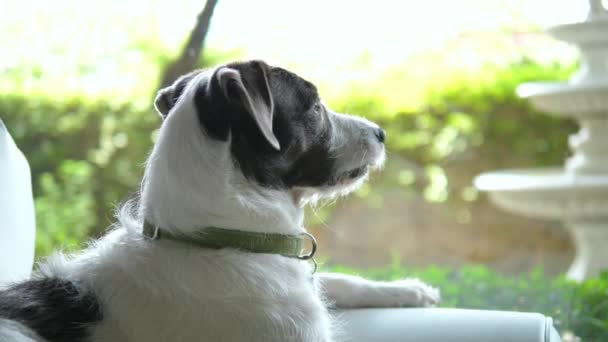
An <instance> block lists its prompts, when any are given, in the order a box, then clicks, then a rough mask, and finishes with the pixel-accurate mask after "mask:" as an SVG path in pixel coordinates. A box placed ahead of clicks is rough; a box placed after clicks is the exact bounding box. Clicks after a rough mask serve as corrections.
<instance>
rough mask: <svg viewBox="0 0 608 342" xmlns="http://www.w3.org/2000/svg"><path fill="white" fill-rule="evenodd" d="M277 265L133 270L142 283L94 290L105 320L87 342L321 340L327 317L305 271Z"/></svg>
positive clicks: (231, 259) (266, 261) (218, 261)
mask: <svg viewBox="0 0 608 342" xmlns="http://www.w3.org/2000/svg"><path fill="white" fill-rule="evenodd" d="M284 259H286V258H284V257H280V256H261V255H255V256H253V257H251V256H247V257H243V256H242V255H231V254H230V253H225V254H223V253H219V254H216V255H213V257H197V258H196V260H190V261H189V262H185V263H183V264H182V265H181V266H176V265H172V266H171V265H168V264H163V263H162V261H159V263H157V264H154V263H147V264H146V265H153V266H145V265H140V267H139V270H138V274H146V277H145V278H147V279H141V278H139V277H133V274H128V273H124V272H121V274H118V273H117V274H114V275H113V276H112V278H113V279H112V280H113V284H115V285H113V286H111V288H105V289H104V288H100V293H101V300H102V302H103V306H104V317H105V318H104V321H103V322H102V323H101V324H100V325H99V326H98V327H97V328H96V329H95V331H94V339H93V341H94V342H97V341H99V342H101V341H108V340H112V341H117V342H119V341H129V342H132V341H149V342H154V341H201V340H207V341H220V340H222V341H257V340H259V341H275V340H276V341H285V340H292V341H299V340H302V341H314V340H318V341H324V340H326V338H325V336H326V335H327V334H328V332H329V316H328V314H327V311H326V309H325V307H324V305H323V303H322V301H321V300H320V298H319V297H318V295H317V293H316V291H315V289H314V286H313V284H312V281H311V276H312V275H311V274H310V270H309V268H308V267H307V266H306V265H305V264H303V262H301V261H296V260H284ZM182 260H184V259H182ZM164 266H167V267H166V268H165V267H164ZM142 267H144V268H145V267H154V268H155V269H154V270H151V269H150V270H143V269H142Z"/></svg>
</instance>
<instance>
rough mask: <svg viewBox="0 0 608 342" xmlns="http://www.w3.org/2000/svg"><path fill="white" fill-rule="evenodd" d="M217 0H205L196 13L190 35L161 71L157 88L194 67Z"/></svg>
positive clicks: (169, 83) (170, 82) (201, 49)
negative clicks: (200, 9)
mask: <svg viewBox="0 0 608 342" xmlns="http://www.w3.org/2000/svg"><path fill="white" fill-rule="evenodd" d="M217 2H218V0H207V2H206V3H205V7H204V8H203V11H202V12H201V13H200V14H199V15H198V19H197V20H196V24H195V25H194V28H193V29H192V31H191V32H190V37H189V38H188V42H187V43H186V46H185V47H184V49H183V50H182V53H181V54H180V56H179V57H178V58H177V60H175V61H174V62H172V63H170V64H169V65H168V66H167V67H166V68H165V70H164V71H163V73H162V77H161V81H160V84H159V86H158V89H162V88H164V87H167V86H169V85H171V84H172V83H173V82H174V81H175V80H176V79H177V78H178V77H179V76H181V75H183V74H186V73H188V72H190V71H192V69H194V68H196V65H197V62H198V60H199V58H200V56H201V54H202V51H203V48H204V47H205V38H206V37H207V32H208V31H209V25H210V23H211V16H213V10H214V9H215V5H216V4H217Z"/></svg>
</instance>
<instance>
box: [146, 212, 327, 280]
mask: <svg viewBox="0 0 608 342" xmlns="http://www.w3.org/2000/svg"><path fill="white" fill-rule="evenodd" d="M143 235H144V236H145V237H147V238H149V239H151V240H158V239H167V240H173V241H178V242H183V243H187V244H190V245H194V246H198V247H203V248H212V249H221V248H234V249H240V250H243V251H247V252H251V253H267V254H280V255H282V256H285V257H289V258H297V259H301V260H309V259H312V258H313V256H314V255H315V252H316V251H317V241H316V240H315V238H314V236H312V235H311V234H309V233H302V234H297V235H288V234H278V233H256V232H247V231H242V230H235V229H223V228H216V227H205V228H204V230H203V231H201V232H197V233H194V234H193V235H177V234H171V233H169V232H167V231H166V230H161V228H159V227H157V226H155V225H153V224H151V223H149V222H148V221H144V228H143ZM306 240H309V241H310V246H311V247H310V250H309V251H306V250H305V248H306V247H305V245H306V243H305V242H306ZM313 261H314V259H313ZM315 269H316V264H315Z"/></svg>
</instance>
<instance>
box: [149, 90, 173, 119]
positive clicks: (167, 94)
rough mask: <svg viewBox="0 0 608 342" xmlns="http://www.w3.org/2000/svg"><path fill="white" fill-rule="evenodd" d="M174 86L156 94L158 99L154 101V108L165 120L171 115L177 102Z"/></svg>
mask: <svg viewBox="0 0 608 342" xmlns="http://www.w3.org/2000/svg"><path fill="white" fill-rule="evenodd" d="M172 94H173V86H169V87H167V88H163V89H161V90H159V91H158V93H156V98H155V99H154V108H155V109H156V111H157V112H158V114H160V116H161V117H162V118H163V120H164V119H165V118H166V117H167V115H168V114H169V111H170V110H171V108H173V105H175V102H174V101H173V96H172Z"/></svg>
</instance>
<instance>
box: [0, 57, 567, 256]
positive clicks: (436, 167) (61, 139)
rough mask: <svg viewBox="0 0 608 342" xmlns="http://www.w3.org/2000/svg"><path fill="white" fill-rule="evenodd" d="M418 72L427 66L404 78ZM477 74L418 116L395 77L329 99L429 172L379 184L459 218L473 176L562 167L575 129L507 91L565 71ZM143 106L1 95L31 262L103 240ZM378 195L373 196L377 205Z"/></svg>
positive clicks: (456, 78)
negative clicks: (23, 187) (23, 183)
mask: <svg viewBox="0 0 608 342" xmlns="http://www.w3.org/2000/svg"><path fill="white" fill-rule="evenodd" d="M416 67H419V68H422V67H424V66H409V67H405V69H408V68H410V69H411V68H416ZM427 67H428V66H427ZM408 70H409V69H408ZM481 70H483V72H482V73H478V74H467V75H444V76H445V79H442V80H438V81H437V85H436V86H435V87H433V88H432V89H430V90H428V91H426V92H425V93H426V95H424V96H422V97H421V98H420V99H419V100H418V104H417V105H416V106H415V107H412V105H411V101H410V103H409V104H408V105H406V104H405V103H404V104H403V108H404V109H403V110H398V111H395V108H397V107H398V106H397V107H396V105H395V104H393V105H391V106H388V105H387V104H386V102H383V101H385V99H384V97H385V92H386V91H388V88H391V89H393V92H394V89H395V88H397V87H401V88H400V89H402V90H401V91H402V92H404V93H407V92H409V91H412V89H413V88H415V87H417V85H416V84H412V83H408V81H407V78H405V79H403V80H401V79H400V78H399V79H398V80H397V81H399V80H401V81H399V82H401V83H399V84H396V83H395V82H397V81H396V80H395V79H392V81H391V82H392V83H390V82H389V81H386V82H381V81H382V80H380V81H378V82H379V83H380V84H384V86H382V87H374V88H371V89H372V90H371V91H368V92H367V93H360V92H351V93H348V92H347V93H346V94H345V95H344V96H336V97H334V98H332V99H331V103H330V105H331V106H332V107H334V108H335V109H337V110H342V111H347V112H351V113H357V114H360V115H363V116H366V117H369V118H371V119H373V120H375V121H377V122H379V123H380V124H381V125H383V126H384V127H385V128H386V129H387V131H388V136H389V139H388V149H389V154H390V155H391V156H394V155H395V154H398V155H401V156H403V157H405V158H407V159H409V160H412V161H414V162H415V163H417V164H418V165H420V167H421V168H423V169H424V172H425V175H426V179H424V180H423V181H422V182H418V183H417V182H415V181H411V180H412V177H411V174H409V173H408V172H410V171H411V170H399V171H398V172H396V173H395V174H390V173H389V172H388V170H389V169H390V168H387V171H386V172H384V173H383V174H382V178H383V179H387V180H390V179H398V180H399V184H401V185H403V186H404V187H406V188H408V189H410V190H411V188H414V189H416V190H419V191H422V192H423V193H424V195H425V198H426V199H427V200H429V201H440V202H445V201H447V202H448V203H449V204H450V205H452V206H455V207H458V210H459V211H463V210H464V211H469V212H472V211H471V210H470V206H471V203H470V202H471V201H475V200H477V197H476V196H475V194H474V189H472V188H471V179H472V178H473V176H474V175H475V174H477V173H479V172H481V171H484V170H488V169H496V168H502V167H507V166H508V167H512V166H517V165H526V166H537V165H547V164H559V163H561V162H562V160H563V158H564V157H565V155H566V153H567V146H566V141H567V139H566V137H567V135H568V134H570V133H572V132H573V131H574V130H575V129H576V127H575V126H574V124H573V123H572V122H570V121H567V120H562V119H555V118H551V117H549V116H546V115H542V114H541V113H538V112H537V111H535V110H533V109H532V108H530V106H529V105H528V104H527V103H526V102H525V101H522V100H521V99H518V98H517V97H516V96H515V92H514V90H515V87H516V86H517V84H519V83H521V82H524V81H529V80H535V79H540V80H555V79H565V78H566V77H567V75H568V74H569V72H570V70H571V67H564V66H561V65H558V64H554V65H553V64H551V65H539V64H535V63H533V62H531V61H527V60H523V61H521V62H519V63H515V64H512V65H509V66H503V67H492V66H487V67H484V68H482V69H481ZM403 77H407V75H404V76H403ZM383 87H384V88H383ZM417 92H418V93H420V90H417ZM151 98H152V97H151V96H150V101H151ZM150 101H144V100H143V99H142V98H137V99H134V101H133V103H121V102H118V103H117V101H116V100H114V99H113V98H86V97H83V96H78V95H75V94H72V95H66V97H64V98H57V97H56V95H55V96H50V95H44V94H39V93H31V94H29V93H19V92H16V93H10V92H9V93H0V117H1V118H2V119H3V120H4V121H5V122H6V124H7V126H8V127H9V129H10V131H11V133H12V134H13V135H14V138H15V140H16V142H17V144H18V145H19V146H20V148H21V149H22V150H23V151H24V153H25V154H26V156H27V157H28V159H29V161H30V163H31V167H32V177H33V182H34V194H35V198H36V214H37V218H38V231H39V235H38V241H37V253H38V255H46V254H48V253H49V252H50V251H51V250H52V249H53V248H57V247H65V248H73V247H75V246H77V245H78V244H79V243H81V242H82V241H84V239H86V237H87V236H89V235H96V234H98V233H100V232H102V231H103V230H105V229H106V227H108V226H109V225H110V224H111V222H112V219H113V218H112V211H113V207H114V206H115V205H116V204H117V203H119V202H120V201H123V200H124V199H126V198H127V197H128V196H129V195H130V194H132V193H133V192H134V191H137V189H138V182H139V179H140V177H141V174H142V164H143V162H144V161H145V158H146V155H147V153H148V152H149V149H150V147H151V145H152V137H153V135H154V132H155V131H156V129H157V128H158V126H159V124H160V121H159V119H158V116H157V115H156V114H155V113H154V111H153V110H152V109H151V105H145V106H144V107H142V105H141V103H147V102H150ZM397 102H398V101H397ZM505 155H508V156H509V158H505V157H504V156H505ZM389 162H390V158H389ZM410 173H411V172H410ZM408 175H410V176H409V177H408ZM416 181H417V180H416ZM367 191H368V192H369V189H367ZM374 191H375V190H374V189H371V192H369V193H370V194H372V195H374V196H375V197H381V196H380V195H381V194H375V193H374ZM360 195H361V194H360ZM371 197H372V196H370V198H371ZM466 216H471V215H466Z"/></svg>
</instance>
